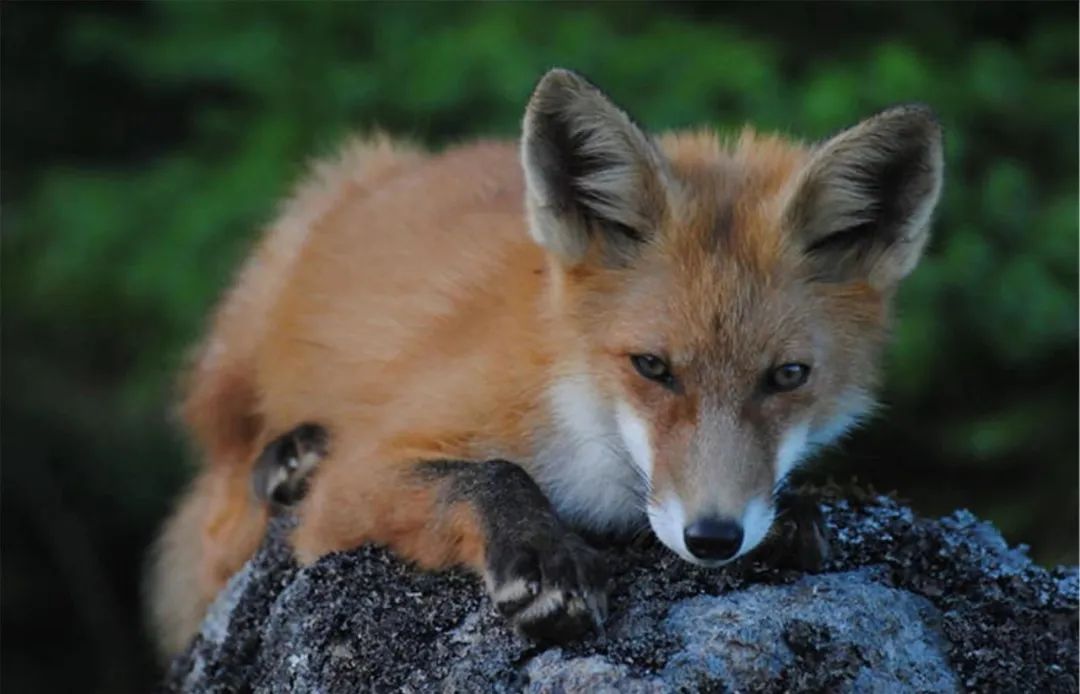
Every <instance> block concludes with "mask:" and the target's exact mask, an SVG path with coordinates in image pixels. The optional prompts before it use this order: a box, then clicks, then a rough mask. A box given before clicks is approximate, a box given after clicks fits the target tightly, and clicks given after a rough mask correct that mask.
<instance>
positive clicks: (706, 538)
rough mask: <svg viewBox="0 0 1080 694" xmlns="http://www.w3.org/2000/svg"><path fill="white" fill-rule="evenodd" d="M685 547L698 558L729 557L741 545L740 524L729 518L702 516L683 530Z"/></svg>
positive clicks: (718, 558)
mask: <svg viewBox="0 0 1080 694" xmlns="http://www.w3.org/2000/svg"><path fill="white" fill-rule="evenodd" d="M683 537H684V538H685V539H686V548H687V549H688V550H690V553H691V554H693V555H694V556H695V557H697V558H698V559H712V560H722V559H731V558H732V557H734V556H735V555H736V554H738V552H739V547H741V546H742V538H743V532H742V526H741V525H739V524H738V523H737V522H735V521H733V520H731V519H730V518H702V519H701V520H699V521H695V522H694V523H692V524H690V525H688V526H686V530H684V531H683Z"/></svg>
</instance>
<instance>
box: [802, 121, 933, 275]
mask: <svg viewBox="0 0 1080 694" xmlns="http://www.w3.org/2000/svg"><path fill="white" fill-rule="evenodd" d="M943 168H944V164H943V159H942V146H941V126H940V124H939V123H938V120H937V118H936V117H935V116H934V113H933V112H932V111H931V110H930V109H928V108H926V107H925V106H897V107H894V108H891V109H888V110H886V111H883V112H882V113H879V114H878V115H876V116H873V117H871V118H869V119H867V120H865V121H863V122H862V123H860V124H858V125H856V126H855V127H854V128H851V129H850V130H847V131H845V132H842V133H840V134H839V135H837V136H835V137H833V138H832V139H831V140H828V141H827V142H825V143H824V144H823V145H822V146H821V147H820V148H819V149H818V150H817V152H816V153H815V154H814V155H813V156H812V158H811V160H810V163H809V164H808V165H807V167H806V169H805V170H804V171H803V172H802V174H801V175H800V179H799V181H798V182H797V184H796V187H795V192H794V195H793V197H792V199H791V202H790V203H789V206H788V208H787V212H786V214H787V218H786V222H787V224H788V225H789V228H790V229H792V230H793V233H794V234H795V238H797V239H798V240H799V242H801V243H802V244H803V246H804V249H805V252H806V254H807V256H808V257H809V259H810V262H811V263H812V267H813V273H814V276H815V277H816V278H818V279H822V280H825V281H841V282H842V281H848V280H855V279H862V280H865V281H867V282H869V283H870V285H871V286H873V287H876V288H878V289H887V288H889V287H892V286H894V285H896V284H897V283H898V282H899V281H900V280H901V279H902V278H903V277H904V276H905V275H907V274H908V273H909V272H911V270H912V269H913V268H914V267H915V264H916V263H917V262H918V261H919V256H920V255H921V254H922V250H923V247H924V246H925V245H926V240H927V238H928V237H929V227H930V216H931V214H932V213H933V211H934V207H935V205H937V201H938V196H939V194H940V192H941V180H942V173H943Z"/></svg>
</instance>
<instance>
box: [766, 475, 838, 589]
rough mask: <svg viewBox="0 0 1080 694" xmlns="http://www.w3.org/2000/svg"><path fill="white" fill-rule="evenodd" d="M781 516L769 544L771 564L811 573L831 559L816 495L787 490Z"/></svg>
mask: <svg viewBox="0 0 1080 694" xmlns="http://www.w3.org/2000/svg"><path fill="white" fill-rule="evenodd" d="M777 505H778V508H779V511H780V517H779V519H778V521H777V523H776V528H775V530H774V532H773V537H772V539H771V540H770V542H769V543H768V544H767V546H766V548H765V549H766V556H765V559H766V561H768V563H770V564H772V565H774V566H777V567H780V568H785V569H796V570H799V571H805V572H810V573H816V572H818V571H821V570H822V568H824V566H825V562H827V561H828V559H829V539H828V534H827V533H826V529H825V519H824V518H823V517H822V515H821V507H820V506H818V504H817V502H816V501H815V500H814V499H813V498H809V497H806V496H802V495H799V494H797V493H788V494H785V495H783V496H781V497H780V499H779V501H778V504H777Z"/></svg>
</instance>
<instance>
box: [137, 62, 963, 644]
mask: <svg viewBox="0 0 1080 694" xmlns="http://www.w3.org/2000/svg"><path fill="white" fill-rule="evenodd" d="M943 168H944V164H943V150H942V127H941V125H940V122H939V120H938V118H937V117H936V115H935V114H934V112H933V111H932V110H931V109H930V108H929V107H927V106H925V105H922V104H904V105H898V106H893V107H890V108H887V109H885V110H883V111H880V112H878V113H876V114H873V115H870V116H869V117H868V118H866V119H865V120H863V121H861V122H859V123H857V124H856V125H854V126H852V127H849V128H847V129H845V130H842V131H840V132H838V133H837V134H835V135H833V136H831V137H828V138H826V139H823V140H821V141H815V142H805V141H802V140H797V139H792V138H789V137H786V136H782V135H776V134H764V133H760V132H758V131H756V130H754V129H753V128H751V127H749V126H747V127H746V128H744V129H743V130H742V131H740V132H737V133H735V134H732V135H721V134H719V133H717V132H716V131H715V130H713V129H709V128H701V129H696V130H682V131H674V132H667V133H660V134H655V135H654V134H650V133H648V132H647V131H646V130H645V129H644V128H643V126H641V125H640V124H639V123H638V122H637V121H636V120H634V119H633V118H632V117H631V116H630V115H628V113H627V112H626V111H625V110H623V109H622V108H621V107H619V106H618V105H616V104H615V103H614V101H612V99H611V98H610V97H609V96H607V95H606V94H605V93H604V92H603V91H601V89H600V88H599V87H597V86H596V85H594V84H593V83H592V82H590V81H589V80H587V79H586V78H584V77H583V76H581V75H579V74H578V73H576V72H574V71H571V70H566V69H560V68H556V69H552V70H550V71H549V72H547V73H546V74H544V75H543V76H542V78H541V79H540V80H539V82H538V83H537V84H536V85H535V88H534V89H533V92H532V94H531V96H530V98H529V100H528V103H527V105H526V108H525V113H524V118H523V121H522V127H521V136H520V139H519V140H518V141H516V142H508V141H499V140H480V141H477V142H473V143H466V144H461V145H457V146H453V147H451V148H448V149H446V150H445V151H442V152H440V153H432V152H429V151H425V150H424V149H423V148H421V147H418V146H415V145H413V144H411V143H409V142H407V141H404V140H396V139H393V138H391V137H389V136H387V135H384V134H376V135H370V136H368V137H366V138H358V139H355V140H353V141H351V142H350V143H348V144H347V145H346V146H345V147H344V148H343V149H342V150H341V151H340V153H339V154H338V155H337V156H336V157H334V158H331V159H327V160H325V161H322V162H320V163H317V164H316V165H315V166H314V167H313V170H312V172H311V174H310V175H309V177H308V178H307V179H306V180H305V181H304V182H302V183H301V185H300V186H299V187H298V188H297V189H296V190H295V192H294V193H293V194H292V196H291V197H290V198H289V199H288V201H287V202H286V203H285V204H284V205H283V207H282V208H281V210H280V212H279V215H278V217H277V219H276V221H274V222H273V223H272V224H270V225H269V227H268V229H267V231H266V232H265V234H264V236H263V238H262V240H261V241H260V242H259V243H258V244H257V246H256V247H255V248H254V250H253V252H252V254H251V256H250V257H249V259H248V260H247V261H246V263H245V264H244V265H243V266H242V267H241V269H240V271H239V274H238V277H237V279H236V281H235V283H234V284H233V285H232V287H231V289H230V290H228V292H227V293H226V295H225V297H224V299H223V300H222V301H221V303H220V304H219V306H218V308H217V309H216V312H215V313H214V314H213V317H212V319H211V322H210V325H209V329H208V333H207V337H206V338H205V341H204V342H203V343H202V345H201V347H200V348H199V350H198V352H197V353H196V356H195V358H194V359H193V362H192V364H191V366H190V368H189V370H188V372H187V375H186V382H185V387H184V396H183V399H182V402H181V403H180V414H181V418H182V421H183V423H184V425H185V427H186V429H187V431H188V432H189V434H190V437H191V439H192V440H193V442H194V445H195V447H196V449H197V451H198V453H199V455H200V457H201V459H202V461H203V464H202V466H201V469H200V471H199V472H198V474H197V476H196V478H195V480H194V482H193V483H192V484H191V486H190V488H189V489H188V490H187V491H186V492H185V493H184V494H183V495H182V497H181V499H180V501H179V504H178V506H177V507H176V509H175V511H174V512H173V514H172V515H171V517H170V518H169V519H168V520H167V522H166V524H165V526H164V529H163V531H162V533H161V535H160V539H159V540H158V542H157V545H156V552H155V557H154V559H153V562H152V569H151V571H150V577H149V584H150V610H151V613H152V619H153V622H154V628H155V631H156V635H157V638H158V640H159V642H160V646H161V649H162V651H163V653H165V654H174V653H177V652H179V651H180V650H182V649H183V648H184V646H185V645H186V643H187V642H188V641H189V640H190V638H191V637H192V636H193V634H194V633H195V632H196V631H197V629H198V627H199V623H200V621H201V620H202V618H203V616H204V614H205V612H206V611H207V609H208V605H209V604H210V602H211V601H212V600H213V599H214V597H215V595H216V594H217V593H218V592H219V591H220V590H221V589H222V587H223V586H224V585H225V583H226V581H228V579H229V578H230V577H231V576H232V575H233V574H235V573H236V572H237V571H238V570H239V569H240V568H241V567H242V566H243V564H244V563H245V562H246V561H247V559H249V558H250V557H251V556H252V555H253V553H254V552H255V550H256V549H257V547H258V545H259V543H260V542H261V540H262V538H263V536H264V534H265V532H266V528H267V524H268V521H269V518H270V517H271V516H272V515H273V514H274V513H275V508H278V507H280V506H282V505H290V504H291V505H292V512H293V513H294V515H295V525H294V526H293V527H292V529H291V530H290V535H289V539H288V542H289V545H290V547H291V550H292V552H293V554H294V555H295V558H296V560H297V561H298V562H299V563H300V564H301V565H307V564H310V563H312V562H314V561H316V560H317V559H318V558H320V557H322V556H324V555H326V554H329V553H332V552H336V551H342V550H348V549H352V548H356V547H358V546H361V545H364V544H368V543H370V544H376V545H381V546H384V547H387V548H388V549H389V550H390V551H391V552H393V553H394V554H395V555H396V556H398V557H400V558H401V559H403V560H405V561H407V562H410V563H412V564H413V565H415V566H416V567H418V569H420V570H432V571H434V570H441V569H446V568H450V567H464V568H466V569H468V570H470V571H472V572H473V573H475V575H476V576H477V577H478V579H479V580H480V581H482V582H483V584H484V585H485V587H486V589H487V591H488V594H489V596H490V598H491V601H492V603H493V604H494V606H495V608H496V609H497V610H498V611H499V612H501V613H502V614H503V615H505V617H506V618H507V619H508V620H509V622H510V624H511V625H513V627H515V628H516V629H517V630H518V631H519V632H520V633H522V634H524V635H525V636H528V637H531V638H536V639H538V640H544V639H551V640H556V641H562V640H567V639H571V638H575V637H577V636H579V635H580V634H581V633H582V632H583V631H584V630H587V629H588V628H590V627H591V626H595V625H597V624H602V623H603V620H604V619H605V615H606V599H607V598H606V583H607V575H606V571H605V566H604V561H603V558H602V556H601V555H600V554H599V553H598V552H597V550H596V549H595V548H594V547H593V546H592V545H591V544H590V543H589V542H588V541H586V539H585V537H587V536H590V534H614V535H618V534H622V533H625V534H631V535H632V534H634V533H640V532H646V531H647V530H651V532H652V534H654V535H655V537H656V538H657V539H658V540H659V541H660V543H662V544H663V545H664V546H666V547H667V548H668V549H669V550H671V551H672V552H674V553H675V554H677V555H678V556H679V557H681V558H682V559H684V560H686V561H688V562H692V563H693V564H697V565H701V566H704V567H715V566H720V565H724V564H727V563H729V562H732V561H734V560H736V559H738V558H740V557H743V556H745V555H747V554H748V553H750V552H751V551H753V550H755V548H757V547H758V546H759V545H761V544H762V543H763V541H764V540H765V539H766V537H767V536H768V535H769V533H770V529H771V527H772V526H773V524H774V520H775V518H776V516H777V507H776V496H777V490H778V489H780V488H781V487H782V485H783V484H784V482H785V481H786V480H787V479H788V476H789V475H790V474H791V472H792V471H793V470H794V469H796V468H797V467H799V466H800V465H802V464H803V463H804V462H805V461H807V460H809V459H810V458H812V456H813V454H814V453H815V452H816V451H818V450H820V449H821V448H822V447H824V446H827V445H829V444H831V443H833V442H835V441H837V440H838V439H840V438H841V437H842V436H844V435H845V434H846V433H848V432H849V431H851V430H852V429H853V428H854V427H855V426H856V425H858V424H859V423H860V422H862V421H863V420H865V418H866V417H867V416H868V415H869V413H871V411H872V409H873V408H874V405H875V393H876V391H877V390H878V388H879V385H880V384H879V382H880V380H881V375H880V371H881V369H880V366H881V364H880V363H881V361H882V355H883V350H884V348H885V346H886V344H887V341H888V335H889V332H890V329H891V326H892V324H893V314H894V303H895V296H896V293H897V290H898V288H899V286H900V284H901V281H902V280H903V279H904V278H905V277H906V276H908V275H909V274H910V273H911V271H912V270H913V269H914V268H915V266H916V264H917V263H918V261H919V259H920V256H921V255H922V253H923V249H924V248H925V246H926V244H927V240H928V238H929V233H930V226H931V217H932V215H933V212H934V209H935V207H936V205H937V202H938V198H939V196H940V192H941V187H942V179H943Z"/></svg>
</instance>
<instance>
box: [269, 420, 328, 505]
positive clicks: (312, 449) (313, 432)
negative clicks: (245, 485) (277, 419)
mask: <svg viewBox="0 0 1080 694" xmlns="http://www.w3.org/2000/svg"><path fill="white" fill-rule="evenodd" d="M328 442H329V435H328V434H327V432H326V429H324V428H322V427H321V426H319V425H318V424H302V425H300V426H298V427H296V428H295V429H293V430H291V431H289V432H287V433H285V434H283V435H281V436H279V437H277V438H276V439H274V440H273V441H271V442H270V443H269V444H267V446H266V448H264V449H263V452H262V454H260V455H259V459H258V460H257V461H255V469H254V471H253V472H252V486H253V487H254V490H255V496H256V497H258V498H259V499H261V500H263V501H269V502H270V503H272V504H274V505H275V506H279V507H287V506H292V505H293V504H295V503H296V502H298V501H300V499H302V498H304V495H305V494H306V493H307V488H308V478H309V477H310V475H311V472H312V470H314V469H315V467H316V466H317V465H318V464H319V462H320V461H322V459H323V458H325V457H326V452H327V446H328Z"/></svg>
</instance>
